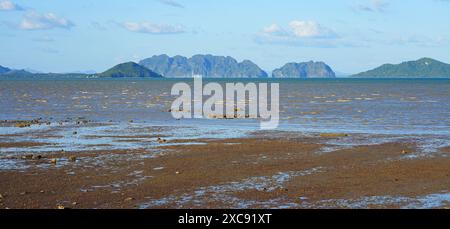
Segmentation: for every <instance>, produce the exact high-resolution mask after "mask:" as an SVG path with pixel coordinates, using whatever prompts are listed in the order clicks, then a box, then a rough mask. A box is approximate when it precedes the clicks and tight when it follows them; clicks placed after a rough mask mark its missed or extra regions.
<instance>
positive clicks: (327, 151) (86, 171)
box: [0, 80, 450, 208]
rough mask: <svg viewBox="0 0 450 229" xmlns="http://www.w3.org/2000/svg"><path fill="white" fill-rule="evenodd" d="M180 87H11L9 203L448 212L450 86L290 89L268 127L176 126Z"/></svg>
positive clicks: (5, 138)
mask: <svg viewBox="0 0 450 229" xmlns="http://www.w3.org/2000/svg"><path fill="white" fill-rule="evenodd" d="M171 83H173V82H171V81H170V80H166V81H164V80H93V81H92V80H91V81H89V80H56V81H45V80H36V82H33V83H32V84H30V83H29V82H27V81H21V80H6V81H2V82H1V84H0V89H1V90H0V93H1V97H0V107H1V112H0V119H1V120H3V121H1V123H0V184H1V186H0V195H1V196H0V207H1V208H448V207H450V197H449V195H450V177H449V176H450V166H449V165H450V157H449V155H450V137H449V136H450V134H449V127H450V119H449V117H450V105H449V101H450V100H449V97H450V81H448V80H437V81H434V80H429V81H426V80H425V81H422V80H413V81H402V80H400V81H399V80H379V81H375V82H370V80H369V81H368V80H324V81H321V80H319V81H314V80H313V81H303V80H294V81H287V82H286V81H281V84H280V88H281V91H283V92H286V93H282V94H281V97H280V102H281V104H280V108H281V114H280V117H281V118H282V122H281V125H280V128H279V129H277V130H273V131H262V130H259V129H258V127H259V126H258V122H256V121H252V120H203V119H199V120H174V119H173V118H171V116H170V113H169V112H167V110H168V109H169V108H170V103H171V101H172V100H173V98H172V97H171V96H170V95H169V94H168V93H167V92H168V91H170V85H171ZM287 92H289V93H287Z"/></svg>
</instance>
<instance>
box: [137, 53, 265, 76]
mask: <svg viewBox="0 0 450 229" xmlns="http://www.w3.org/2000/svg"><path fill="white" fill-rule="evenodd" d="M139 64H140V65H142V66H144V67H146V68H148V69H150V70H152V71H154V72H156V73H158V74H160V75H163V76H164V77H166V78H178V77H191V76H193V75H201V76H203V77H205V78H266V77H267V73H266V72H265V71H263V70H262V69H261V68H260V67H258V65H256V64H255V63H253V62H252V61H250V60H244V61H242V62H238V61H236V60H235V59H234V58H233V57H229V56H227V57H225V56H213V55H194V56H192V57H191V58H187V57H184V56H174V57H169V56H168V55H159V56H156V55H155V56H153V57H150V58H147V59H144V60H142V61H140V62H139Z"/></svg>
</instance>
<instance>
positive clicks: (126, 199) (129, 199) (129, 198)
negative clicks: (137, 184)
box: [125, 197, 134, 202]
mask: <svg viewBox="0 0 450 229" xmlns="http://www.w3.org/2000/svg"><path fill="white" fill-rule="evenodd" d="M132 200H134V198H133V197H128V198H125V201H127V202H129V201H132Z"/></svg>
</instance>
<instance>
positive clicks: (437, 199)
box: [299, 192, 450, 209]
mask: <svg viewBox="0 0 450 229" xmlns="http://www.w3.org/2000/svg"><path fill="white" fill-rule="evenodd" d="M445 206H447V207H448V206H450V193H447V192H443V193H439V194H429V195H424V196H417V197H406V196H367V197H362V198H358V199H330V200H322V201H317V202H312V203H309V202H304V203H302V204H301V205H299V207H300V208H351V209H366V208H392V207H395V208H402V209H430V208H442V207H445Z"/></svg>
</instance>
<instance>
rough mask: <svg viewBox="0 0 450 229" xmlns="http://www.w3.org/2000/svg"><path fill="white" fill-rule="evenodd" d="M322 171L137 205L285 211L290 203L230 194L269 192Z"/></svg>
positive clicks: (224, 186) (292, 173)
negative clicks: (213, 205)
mask: <svg viewBox="0 0 450 229" xmlns="http://www.w3.org/2000/svg"><path fill="white" fill-rule="evenodd" d="M322 170H323V168H321V167H317V168H312V169H309V170H305V171H290V172H279V173H277V174H274V175H273V176H261V177H251V178H247V179H244V180H241V181H239V182H229V183H225V184H221V185H216V186H208V187H201V188H198V189H196V190H195V191H194V192H193V193H185V194H182V195H171V196H168V197H164V198H161V199H154V200H151V201H148V202H146V203H143V204H141V205H140V208H141V209H145V208H158V207H163V206H166V205H170V206H173V205H175V206H177V207H183V206H186V205H188V206H194V207H204V206H207V203H206V202H205V201H206V200H207V201H210V202H215V203H223V204H224V205H226V206H228V207H231V208H251V207H255V206H265V207H266V208H289V207H293V203H289V202H287V200H286V199H284V198H280V199H273V200H269V201H256V200H245V199H241V198H238V197H235V196H233V193H234V192H239V191H245V190H258V191H265V192H273V191H275V190H277V189H280V188H282V187H283V186H284V184H285V183H286V182H288V181H289V180H291V179H292V178H294V177H298V176H308V175H311V174H314V173H319V172H321V171H322Z"/></svg>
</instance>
